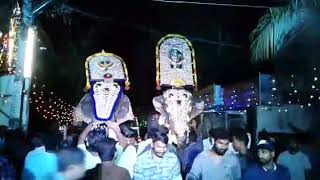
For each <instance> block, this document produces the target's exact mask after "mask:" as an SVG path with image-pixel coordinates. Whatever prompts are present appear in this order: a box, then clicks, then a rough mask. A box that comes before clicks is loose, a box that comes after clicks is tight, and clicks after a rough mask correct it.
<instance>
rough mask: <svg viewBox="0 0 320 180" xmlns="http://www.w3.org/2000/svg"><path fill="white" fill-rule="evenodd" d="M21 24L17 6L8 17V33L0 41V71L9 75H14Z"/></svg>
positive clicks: (19, 10)
mask: <svg viewBox="0 0 320 180" xmlns="http://www.w3.org/2000/svg"><path fill="white" fill-rule="evenodd" d="M20 23H21V9H20V6H19V4H17V5H16V7H15V8H14V9H13V13H12V15H11V17H10V24H9V33H7V34H6V33H3V34H2V37H0V39H1V40H2V46H1V48H0V70H1V71H2V72H6V73H9V74H12V73H15V66H16V61H17V48H18V46H17V43H18V41H17V40H18V33H19V30H20Z"/></svg>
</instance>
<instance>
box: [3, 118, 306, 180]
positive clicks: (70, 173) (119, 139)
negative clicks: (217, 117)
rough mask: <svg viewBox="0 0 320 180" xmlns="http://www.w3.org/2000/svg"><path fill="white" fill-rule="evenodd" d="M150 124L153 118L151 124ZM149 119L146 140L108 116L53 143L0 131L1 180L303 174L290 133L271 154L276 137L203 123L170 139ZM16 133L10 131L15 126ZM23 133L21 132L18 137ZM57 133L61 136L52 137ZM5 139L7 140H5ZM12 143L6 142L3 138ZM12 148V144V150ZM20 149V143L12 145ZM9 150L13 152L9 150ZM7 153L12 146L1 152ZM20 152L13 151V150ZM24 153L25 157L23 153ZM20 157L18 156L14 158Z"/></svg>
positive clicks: (198, 179)
mask: <svg viewBox="0 0 320 180" xmlns="http://www.w3.org/2000/svg"><path fill="white" fill-rule="evenodd" d="M150 123H152V122H150ZM150 123H149V125H148V128H147V132H146V136H145V138H143V140H141V139H139V138H138V137H137V133H136V132H135V131H134V130H133V129H131V128H130V123H129V124H128V123H127V124H126V123H125V124H120V125H119V124H117V123H115V122H107V126H108V128H110V129H111V130H112V131H113V132H114V134H115V135H114V137H113V138H110V137H108V135H107V134H108V132H106V130H105V129H103V128H102V129H94V130H92V129H93V125H92V124H89V125H87V126H86V127H85V128H84V130H82V132H81V133H77V132H68V133H65V135H64V137H62V134H61V140H59V141H57V142H58V143H57V145H56V146H55V145H51V147H49V146H50V143H47V142H48V141H50V142H51V143H52V142H53V141H52V139H50V137H52V134H51V136H48V135H46V134H42V133H35V134H34V135H33V136H32V139H31V144H32V149H31V150H30V151H29V152H26V151H25V150H27V149H28V148H27V146H24V147H23V143H24V142H20V143H17V142H15V143H14V142H13V141H15V139H17V137H18V136H16V134H15V135H14V137H13V136H12V135H10V134H9V135H8V133H3V131H4V130H3V129H5V128H3V127H2V128H1V130H0V136H1V137H0V145H1V146H0V148H1V156H0V178H1V180H3V179H4V180H11V179H23V180H29V179H36V180H42V179H43V180H47V179H48V180H76V179H101V180H102V179H103V180H109V179H110V180H113V179H114V180H130V179H133V180H182V179H186V180H240V179H243V180H254V179H259V180H290V179H291V180H308V179H310V170H311V168H312V167H311V163H310V161H309V158H308V157H307V155H306V154H304V153H303V152H302V151H301V150H300V148H299V143H298V142H297V141H296V140H295V139H290V140H289V141H288V143H287V145H288V149H287V150H286V151H284V152H281V153H280V152H276V150H277V148H276V142H275V141H274V139H272V138H269V137H268V136H261V137H260V139H259V140H258V141H257V144H252V145H251V146H250V143H251V142H249V141H251V140H250V138H249V136H248V132H247V131H246V130H245V129H241V128H235V129H232V130H228V131H227V130H226V129H224V128H216V129H210V131H209V132H208V137H204V136H201V135H200V134H199V132H198V131H197V128H196V126H193V125H192V124H191V129H190V132H189V133H188V136H187V137H188V138H187V140H186V142H185V144H182V145H181V144H180V145H176V144H174V143H172V141H171V139H170V137H171V136H170V135H169V129H168V128H166V127H162V126H155V125H150ZM15 133H17V132H15ZM20 137H22V136H20ZM57 137H60V136H59V135H58V136H57ZM9 141H10V142H9ZM10 143H11V144H10ZM17 148H18V149H17ZM19 148H23V149H19ZM8 149H9V150H8ZM13 150H16V151H15V152H12V151H13ZM8 151H11V152H10V153H8ZM18 151H20V153H17V152H18ZM23 152H25V155H23V154H24V153H23ZM19 157H20V159H19Z"/></svg>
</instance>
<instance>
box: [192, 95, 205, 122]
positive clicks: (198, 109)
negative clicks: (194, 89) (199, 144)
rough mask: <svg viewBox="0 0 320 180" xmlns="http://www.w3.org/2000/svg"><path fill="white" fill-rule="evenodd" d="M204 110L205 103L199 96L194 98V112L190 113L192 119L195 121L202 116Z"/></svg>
mask: <svg viewBox="0 0 320 180" xmlns="http://www.w3.org/2000/svg"><path fill="white" fill-rule="evenodd" d="M203 109H204V101H202V100H201V99H200V98H198V97H197V96H193V100H192V110H191V113H190V118H191V119H193V118H195V117H197V116H198V115H200V114H201V113H202V111H203Z"/></svg>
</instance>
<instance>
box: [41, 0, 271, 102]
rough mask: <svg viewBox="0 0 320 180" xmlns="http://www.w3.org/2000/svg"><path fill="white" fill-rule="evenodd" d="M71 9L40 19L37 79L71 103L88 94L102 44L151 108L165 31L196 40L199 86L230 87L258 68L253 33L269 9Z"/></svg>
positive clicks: (79, 5) (113, 4)
mask: <svg viewBox="0 0 320 180" xmlns="http://www.w3.org/2000/svg"><path fill="white" fill-rule="evenodd" d="M67 4H68V5H70V7H72V8H73V9H72V10H71V11H69V12H70V13H65V14H64V15H61V14H56V15H53V10H52V9H50V8H48V11H47V12H44V13H43V14H42V15H41V16H40V17H38V20H37V25H38V30H39V32H40V33H39V35H40V36H39V38H40V41H41V42H40V46H44V47H46V48H47V50H44V51H40V53H39V54H38V58H37V60H36V62H35V68H36V70H35V75H36V76H37V77H38V81H39V82H41V83H43V84H46V85H47V86H48V89H50V90H52V91H54V92H56V93H57V94H58V95H59V96H61V97H62V98H63V99H66V100H68V101H69V102H71V103H72V104H73V105H75V104H77V102H78V101H79V100H80V98H81V97H82V96H83V94H84V93H83V91H82V89H83V87H84V83H85V74H84V62H85V58H86V57H87V56H89V55H91V54H93V53H96V52H100V51H101V50H102V49H104V50H105V51H106V52H111V53H114V54H117V55H119V56H120V57H122V58H123V59H124V61H125V62H126V64H127V67H128V70H129V77H130V79H131V84H132V85H131V90H130V91H128V92H126V94H128V95H129V97H130V99H131V101H132V104H133V106H134V108H135V107H138V106H151V105H152V104H151V101H152V97H153V96H154V95H155V94H156V93H157V92H156V90H155V48H156V44H157V42H158V40H159V39H160V38H161V37H163V36H164V35H166V34H167V33H177V34H181V35H184V36H186V37H187V38H188V39H190V41H191V42H192V44H193V46H194V49H195V53H196V61H197V71H198V77H199V78H198V81H199V86H200V89H201V88H203V87H205V86H207V85H209V84H212V83H219V84H228V83H233V82H236V81H239V80H245V79H247V78H249V77H251V76H255V75H256V74H257V72H258V70H257V68H256V66H254V65H252V64H251V62H250V56H249V34H250V32H251V30H252V29H253V28H254V27H255V25H256V24H257V22H258V19H259V17H261V15H263V13H264V12H265V10H266V9H254V8H236V7H221V6H218V7H216V6H203V5H199V6H198V5H177V4H164V3H157V2H151V1H141V2H140V1H135V2H134V3H133V2H127V1H102V0H100V1H95V2H90V1H79V0H77V1H75V0H74V1H69V2H68V3H67Z"/></svg>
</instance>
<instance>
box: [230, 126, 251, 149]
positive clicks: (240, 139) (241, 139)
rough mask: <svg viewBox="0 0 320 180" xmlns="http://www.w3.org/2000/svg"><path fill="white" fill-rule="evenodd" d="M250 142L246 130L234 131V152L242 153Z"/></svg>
mask: <svg viewBox="0 0 320 180" xmlns="http://www.w3.org/2000/svg"><path fill="white" fill-rule="evenodd" d="M248 142H249V137H248V135H247V134H246V132H245V130H243V129H239V130H236V131H234V133H233V135H232V146H233V148H234V150H236V151H238V152H242V151H243V150H244V149H246V148H247V144H248Z"/></svg>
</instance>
